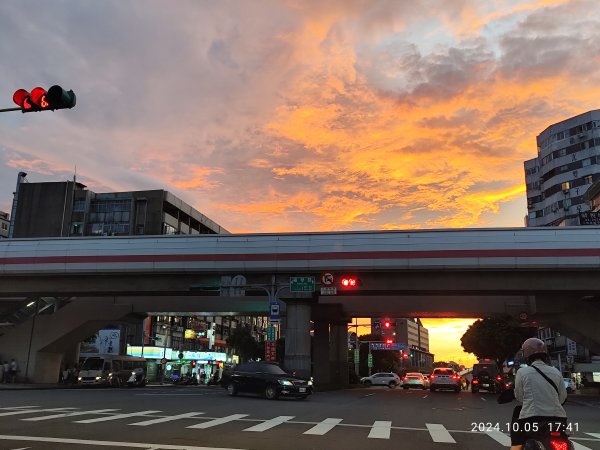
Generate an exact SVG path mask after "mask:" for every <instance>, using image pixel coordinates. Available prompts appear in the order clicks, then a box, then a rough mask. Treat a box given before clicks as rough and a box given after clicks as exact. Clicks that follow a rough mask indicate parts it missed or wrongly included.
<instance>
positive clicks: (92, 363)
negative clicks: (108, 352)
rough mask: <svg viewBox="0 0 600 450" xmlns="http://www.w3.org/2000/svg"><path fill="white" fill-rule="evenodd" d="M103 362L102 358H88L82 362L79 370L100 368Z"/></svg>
mask: <svg viewBox="0 0 600 450" xmlns="http://www.w3.org/2000/svg"><path fill="white" fill-rule="evenodd" d="M103 364H104V359H103V358H88V359H86V360H85V361H84V362H83V364H82V366H81V370H102V366H103Z"/></svg>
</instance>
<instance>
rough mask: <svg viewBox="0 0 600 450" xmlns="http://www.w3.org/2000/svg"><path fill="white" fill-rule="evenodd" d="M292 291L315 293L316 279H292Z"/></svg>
mask: <svg viewBox="0 0 600 450" xmlns="http://www.w3.org/2000/svg"><path fill="white" fill-rule="evenodd" d="M290 291H292V292H314V291H315V277H290Z"/></svg>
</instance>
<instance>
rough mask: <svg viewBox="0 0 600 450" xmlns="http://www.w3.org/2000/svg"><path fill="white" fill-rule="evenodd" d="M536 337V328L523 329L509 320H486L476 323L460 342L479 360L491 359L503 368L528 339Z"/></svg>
mask: <svg viewBox="0 0 600 450" xmlns="http://www.w3.org/2000/svg"><path fill="white" fill-rule="evenodd" d="M534 335H535V328H529V327H521V326H519V325H517V324H515V323H514V322H512V321H510V320H509V319H494V318H489V317H488V318H485V319H479V320H477V321H476V322H474V323H473V324H472V325H471V326H470V327H469V328H468V329H467V331H466V332H465V334H463V336H462V338H461V339H460V342H461V344H462V347H463V349H464V350H465V351H466V352H469V353H474V354H475V356H477V358H480V359H482V358H490V359H493V360H495V361H496V362H497V363H498V366H501V365H502V364H503V363H504V361H506V360H508V359H512V358H513V356H514V355H515V353H517V351H519V348H521V344H522V343H523V341H524V340H525V339H527V338H530V337H532V336H534Z"/></svg>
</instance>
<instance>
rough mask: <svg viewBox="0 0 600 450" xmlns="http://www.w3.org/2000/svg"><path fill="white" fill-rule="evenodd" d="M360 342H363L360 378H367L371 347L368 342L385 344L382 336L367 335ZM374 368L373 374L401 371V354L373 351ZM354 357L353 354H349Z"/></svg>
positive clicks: (361, 346)
mask: <svg viewBox="0 0 600 450" xmlns="http://www.w3.org/2000/svg"><path fill="white" fill-rule="evenodd" d="M359 340H360V341H361V342H363V344H362V345H360V365H359V372H360V376H363V377H364V376H367V375H368V374H369V368H368V366H367V358H368V354H369V345H368V344H366V341H377V342H383V341H384V339H383V338H382V336H381V334H366V335H363V336H359ZM371 353H372V354H373V368H372V369H371V373H375V372H395V373H398V372H400V371H401V361H400V355H399V352H397V351H393V350H373V351H372V352H371ZM349 357H352V354H349Z"/></svg>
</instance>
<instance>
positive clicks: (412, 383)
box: [402, 372, 429, 389]
mask: <svg viewBox="0 0 600 450" xmlns="http://www.w3.org/2000/svg"><path fill="white" fill-rule="evenodd" d="M428 385H429V383H428V382H427V380H426V379H425V377H424V376H423V374H422V373H418V372H409V373H407V374H406V376H405V377H404V378H402V387H403V388H404V389H408V388H417V389H427V387H428Z"/></svg>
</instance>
